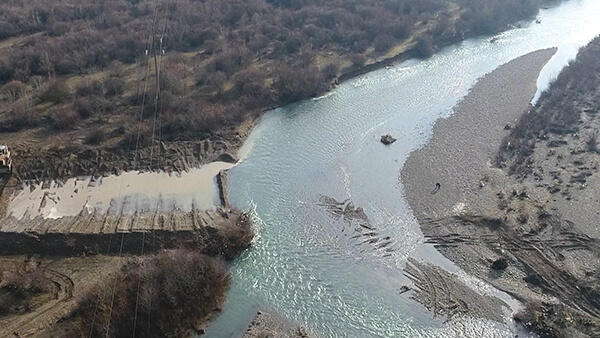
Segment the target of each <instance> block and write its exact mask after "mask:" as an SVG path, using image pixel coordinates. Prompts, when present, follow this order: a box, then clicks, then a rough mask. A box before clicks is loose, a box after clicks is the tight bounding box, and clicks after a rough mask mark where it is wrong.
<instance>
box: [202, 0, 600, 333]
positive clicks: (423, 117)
mask: <svg viewBox="0 0 600 338" xmlns="http://www.w3.org/2000/svg"><path fill="white" fill-rule="evenodd" d="M598 15H600V1H596V0H572V1H568V2H565V3H564V4H562V5H560V6H558V7H556V8H550V9H545V10H542V11H541V13H540V15H539V19H540V21H541V23H540V24H536V23H535V22H527V23H523V25H522V26H521V27H520V28H514V29H511V30H509V31H506V32H504V33H501V34H499V35H498V36H496V38H495V39H494V40H495V42H493V43H492V42H490V37H482V38H478V39H470V40H466V41H463V42H462V43H459V44H457V45H453V46H450V47H447V48H444V49H443V50H442V51H440V52H439V53H437V54H436V55H434V56H433V57H431V58H429V59H427V60H409V61H406V62H403V63H400V64H397V65H395V66H393V67H391V68H390V69H381V70H378V71H375V72H372V73H369V74H366V75H364V76H361V77H358V78H355V79H352V80H350V81H348V82H346V83H344V84H342V85H340V86H339V87H338V88H336V89H335V90H334V91H332V92H331V93H329V94H327V95H326V96H324V97H322V98H319V99H313V100H307V101H303V102H300V103H296V104H292V105H289V106H286V107H283V108H279V109H275V110H273V111H271V112H268V113H267V114H266V115H265V116H264V117H263V119H262V121H261V122H260V124H259V125H258V126H257V127H256V128H255V130H254V131H253V132H252V134H251V136H250V138H249V139H248V140H247V142H246V144H245V145H244V147H243V148H242V149H241V151H240V152H241V156H242V158H243V161H242V162H241V163H240V164H238V165H237V166H235V167H234V168H232V169H231V171H230V175H229V181H230V182H229V194H230V199H231V201H232V202H233V203H234V204H235V205H236V206H238V207H240V208H242V209H246V210H252V213H253V216H254V218H255V219H256V221H257V222H256V227H257V238H256V240H255V243H254V245H253V247H252V248H251V249H250V250H248V251H247V252H246V253H244V254H243V256H242V257H241V258H240V259H238V260H237V261H235V262H234V263H233V264H232V266H231V273H232V278H233V279H232V287H231V290H230V292H229V295H228V298H227V301H226V304H225V307H224V309H223V312H222V314H221V315H220V316H219V317H217V318H216V319H215V321H214V322H213V323H212V324H211V325H210V326H209V327H208V329H207V332H206V335H205V336H207V337H213V338H214V337H236V336H239V334H240V332H243V331H244V329H245V327H246V326H247V325H248V323H249V321H250V319H251V318H252V317H253V315H254V314H255V312H256V311H257V310H258V309H266V310H271V311H273V312H276V313H279V314H281V315H282V316H284V317H286V318H289V319H290V320H292V321H295V322H299V323H304V324H305V325H306V327H307V328H308V330H309V331H310V332H312V333H314V334H315V335H316V336H319V337H457V336H472V337H475V336H477V337H505V336H511V334H512V331H511V330H512V328H511V325H498V324H494V323H491V322H487V321H484V320H479V319H473V318H462V319H458V320H454V321H451V322H448V323H444V320H445V318H439V317H434V316H433V314H432V313H430V312H429V311H427V310H426V309H425V308H424V307H423V306H421V305H420V304H418V303H416V302H415V301H413V300H412V299H411V298H410V294H409V293H406V294H399V292H398V291H399V289H400V287H401V286H402V285H406V284H409V283H410V281H409V280H408V279H407V278H406V276H405V275H404V273H403V267H404V264H405V261H406V258H407V257H415V258H417V259H419V260H425V261H428V262H432V263H433V264H437V265H440V266H442V267H444V268H447V269H449V270H450V271H452V272H456V273H458V274H462V275H463V277H462V278H463V279H464V280H465V281H466V282H468V283H470V284H471V285H473V287H474V288H476V289H478V290H480V291H481V292H490V291H489V289H490V287H489V286H487V285H485V284H484V283H482V282H479V281H477V280H475V279H473V278H470V277H468V276H464V273H461V272H460V270H459V269H457V268H456V267H455V266H454V265H453V264H452V263H451V262H449V261H447V260H446V259H444V258H443V257H442V256H441V255H440V254H439V253H437V251H436V250H435V249H433V248H432V247H430V246H429V245H426V244H424V238H423V235H422V233H421V231H420V228H419V224H418V223H417V222H416V220H415V219H414V217H413V215H412V211H411V210H410V208H409V207H408V205H407V202H406V200H405V199H404V197H403V186H402V182H401V181H400V180H399V173H400V170H401V168H402V165H403V163H404V161H405V160H406V158H407V156H408V155H409V153H410V152H411V151H413V150H415V149H419V148H420V147H422V146H423V145H424V144H425V143H426V142H427V140H428V138H429V137H430V136H431V130H432V126H433V123H434V122H435V121H436V120H437V119H439V118H443V117H447V116H449V115H450V114H452V107H453V106H454V105H455V104H456V103H457V101H459V100H460V99H461V98H462V97H463V96H465V95H466V94H467V93H468V90H469V88H470V87H471V86H472V85H473V84H474V83H475V81H476V80H477V78H479V77H481V76H482V75H484V74H486V73H489V72H490V71H492V70H493V69H495V68H496V67H498V66H499V65H501V64H503V63H506V62H508V61H509V60H511V59H514V58H516V57H518V56H520V55H523V54H525V53H527V52H530V51H534V50H537V49H541V48H547V47H558V48H559V49H558V52H557V54H556V55H555V56H554V57H553V59H552V60H551V61H550V62H549V63H548V64H547V65H546V67H545V68H544V70H543V71H542V74H541V75H540V77H539V79H538V91H539V90H543V89H544V88H545V87H546V86H547V85H548V82H549V81H550V80H551V79H552V78H553V77H555V76H556V75H557V74H558V73H559V71H560V69H561V68H562V67H564V66H565V65H566V64H567V62H568V61H569V60H570V59H572V58H574V57H575V55H576V53H577V49H578V48H579V47H581V46H583V45H585V44H586V43H587V42H589V41H590V40H591V39H592V38H593V37H594V36H595V35H597V34H600V20H598V19H597V17H598ZM538 94H539V93H538ZM387 133H391V134H392V135H394V136H395V137H396V138H398V141H397V142H396V143H394V144H393V145H391V146H389V147H385V146H383V145H382V144H381V143H380V142H379V138H380V136H381V135H382V134H387ZM448 156H451V154H448ZM320 196H330V197H333V198H335V199H337V200H339V201H343V200H346V199H350V200H351V201H352V202H353V203H354V205H356V206H360V207H362V208H364V210H365V212H366V214H367V215H368V217H369V219H370V222H371V224H372V225H373V226H374V227H375V228H376V229H377V231H378V233H379V235H380V236H389V237H390V238H391V239H392V241H393V243H392V244H391V246H390V247H391V248H393V250H381V249H377V248H374V247H373V246H369V245H365V244H361V242H360V241H357V240H356V239H354V238H352V231H351V229H349V228H347V227H345V225H344V224H345V223H344V222H343V221H340V220H336V219H335V218H333V217H332V215H331V214H329V213H328V212H327V211H326V210H325V209H324V208H323V207H322V206H320V205H319V201H320V200H319V198H320ZM390 251H391V252H390ZM509 315H510V313H507V318H508V316H509Z"/></svg>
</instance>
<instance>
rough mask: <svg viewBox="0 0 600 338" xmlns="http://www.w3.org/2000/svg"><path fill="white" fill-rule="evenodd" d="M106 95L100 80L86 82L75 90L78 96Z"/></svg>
mask: <svg viewBox="0 0 600 338" xmlns="http://www.w3.org/2000/svg"><path fill="white" fill-rule="evenodd" d="M103 93H104V85H103V84H102V82H100V81H98V80H93V81H86V82H85V83H83V84H80V85H79V86H77V88H75V94H77V96H91V95H102V94H103Z"/></svg>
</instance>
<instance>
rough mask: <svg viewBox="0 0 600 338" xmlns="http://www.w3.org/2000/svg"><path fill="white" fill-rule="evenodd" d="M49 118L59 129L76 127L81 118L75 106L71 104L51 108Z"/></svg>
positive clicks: (51, 123) (55, 127)
mask: <svg viewBox="0 0 600 338" xmlns="http://www.w3.org/2000/svg"><path fill="white" fill-rule="evenodd" d="M48 118H49V121H50V125H51V126H52V127H53V128H54V129H56V130H59V131H60V130H67V129H74V128H75V127H76V126H77V125H78V123H79V120H80V119H81V117H80V116H79V114H78V113H77V112H76V111H75V110H74V109H73V106H70V105H67V106H62V107H55V108H53V109H51V110H50V114H49V115H48Z"/></svg>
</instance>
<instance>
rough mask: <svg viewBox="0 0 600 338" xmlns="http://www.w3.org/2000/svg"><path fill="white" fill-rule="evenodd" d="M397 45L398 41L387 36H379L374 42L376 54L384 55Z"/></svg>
mask: <svg viewBox="0 0 600 338" xmlns="http://www.w3.org/2000/svg"><path fill="white" fill-rule="evenodd" d="M395 43H396V39H394V38H393V37H392V36H390V35H387V34H382V35H378V36H377V37H376V38H375V41H374V42H373V47H374V48H375V51H376V52H379V53H382V52H385V51H387V50H388V49H390V48H392V46H394V44H395Z"/></svg>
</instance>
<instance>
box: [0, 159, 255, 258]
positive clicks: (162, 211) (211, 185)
mask: <svg viewBox="0 0 600 338" xmlns="http://www.w3.org/2000/svg"><path fill="white" fill-rule="evenodd" d="M218 164H219V163H212V164H210V165H207V166H205V167H203V168H201V169H197V170H195V171H191V172H188V173H184V174H181V175H180V176H171V175H166V174H164V175H163V174H160V173H143V174H142V173H128V174H126V175H123V176H117V177H109V178H105V179H104V180H100V181H94V182H92V181H93V180H91V179H89V178H88V179H85V180H77V179H73V180H70V181H68V182H66V183H61V184H57V183H55V184H46V187H44V185H41V186H37V187H32V188H31V190H30V189H29V188H27V189H25V190H23V191H21V192H20V193H18V194H16V196H15V197H13V200H12V201H11V202H10V203H9V207H8V213H9V215H8V216H7V217H5V218H4V219H2V221H1V222H0V255H18V254H43V255H50V256H72V255H81V254H106V253H107V252H108V253H117V252H128V253H134V254H135V253H138V252H141V250H142V248H143V247H144V248H145V250H146V251H149V250H159V249H167V248H175V247H187V248H194V249H196V250H199V251H200V252H203V253H206V254H209V255H215V256H216V255H221V256H223V257H225V258H228V259H229V258H233V257H235V256H236V255H237V254H239V252H241V251H242V250H243V249H244V248H245V246H247V243H246V244H243V245H242V244H240V243H236V240H235V239H236V238H238V237H239V235H242V237H243V236H245V233H246V232H248V233H250V232H251V227H250V226H249V220H248V216H247V215H246V214H245V213H242V212H240V211H239V210H235V209H231V208H229V206H228V205H229V203H228V201H227V193H226V188H227V187H226V184H227V182H226V177H227V176H226V175H227V174H226V169H225V170H222V169H221V167H222V166H219V165H218ZM229 166H230V165H229ZM216 172H218V174H217V176H216V178H215V173H216ZM131 174H132V175H133V176H132V175H131ZM163 176H164V177H163ZM215 181H216V183H215ZM92 183H94V184H92ZM50 186H52V187H50ZM213 195H214V196H213ZM120 242H122V243H123V245H122V249H119V243H120ZM111 245H112V248H111ZM240 246H243V247H240Z"/></svg>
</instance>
